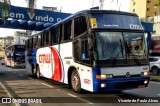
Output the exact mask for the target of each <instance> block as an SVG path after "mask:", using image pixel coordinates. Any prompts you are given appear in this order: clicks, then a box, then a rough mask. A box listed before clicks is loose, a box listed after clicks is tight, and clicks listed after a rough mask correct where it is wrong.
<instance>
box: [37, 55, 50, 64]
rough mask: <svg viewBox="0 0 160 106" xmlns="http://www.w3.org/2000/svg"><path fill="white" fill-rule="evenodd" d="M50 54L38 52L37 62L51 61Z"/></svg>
mask: <svg viewBox="0 0 160 106" xmlns="http://www.w3.org/2000/svg"><path fill="white" fill-rule="evenodd" d="M50 56H51V55H50V54H39V63H51V61H50Z"/></svg>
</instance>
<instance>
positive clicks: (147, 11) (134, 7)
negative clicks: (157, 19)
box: [130, 0, 159, 18]
mask: <svg viewBox="0 0 160 106" xmlns="http://www.w3.org/2000/svg"><path fill="white" fill-rule="evenodd" d="M158 4H159V0H130V12H132V13H137V14H138V16H139V17H140V18H146V17H151V16H156V15H158V10H159V9H158V7H159V5H158Z"/></svg>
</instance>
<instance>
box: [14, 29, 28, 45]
mask: <svg viewBox="0 0 160 106" xmlns="http://www.w3.org/2000/svg"><path fill="white" fill-rule="evenodd" d="M30 35H31V31H16V32H15V33H14V43H15V44H25V40H26V39H27V38H28V37H29V36H30Z"/></svg>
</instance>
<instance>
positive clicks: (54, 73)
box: [26, 10, 149, 92]
mask: <svg viewBox="0 0 160 106" xmlns="http://www.w3.org/2000/svg"><path fill="white" fill-rule="evenodd" d="M26 57H27V58H26V59H27V62H26V63H27V65H28V66H30V68H31V71H32V73H33V75H34V76H36V77H37V78H40V76H43V77H46V78H49V79H51V80H55V81H59V82H63V83H65V84H68V85H69V86H70V87H71V88H72V89H73V90H74V91H75V92H80V91H81V90H82V89H84V90H87V91H91V92H98V91H104V92H105V91H116V90H126V89H133V88H142V87H147V86H148V83H149V62H148V45H147V41H146V39H145V36H144V30H143V27H142V25H141V22H140V20H139V18H138V16H137V15H136V14H132V13H126V12H120V11H107V10H86V11H81V12H78V13H76V14H73V15H71V16H70V17H68V18H66V19H64V20H62V21H61V22H59V23H57V24H54V25H52V26H51V27H49V28H47V29H45V30H43V31H41V32H39V33H37V34H35V35H33V36H31V37H30V38H29V39H27V40H26Z"/></svg>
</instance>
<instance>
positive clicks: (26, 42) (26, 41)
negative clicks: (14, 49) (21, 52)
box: [25, 40, 28, 51]
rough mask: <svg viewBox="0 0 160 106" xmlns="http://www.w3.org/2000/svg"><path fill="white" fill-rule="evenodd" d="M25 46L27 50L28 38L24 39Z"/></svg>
mask: <svg viewBox="0 0 160 106" xmlns="http://www.w3.org/2000/svg"><path fill="white" fill-rule="evenodd" d="M25 48H26V51H28V40H25Z"/></svg>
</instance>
